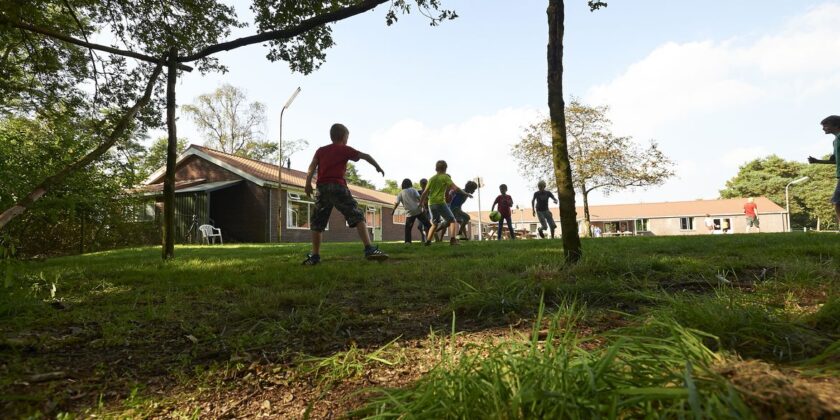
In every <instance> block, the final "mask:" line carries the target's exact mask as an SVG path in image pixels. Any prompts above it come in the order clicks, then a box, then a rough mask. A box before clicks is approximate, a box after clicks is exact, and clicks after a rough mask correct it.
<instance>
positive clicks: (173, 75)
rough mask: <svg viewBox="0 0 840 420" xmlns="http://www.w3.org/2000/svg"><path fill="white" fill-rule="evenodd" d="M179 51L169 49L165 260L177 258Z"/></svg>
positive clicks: (164, 213)
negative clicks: (176, 119)
mask: <svg viewBox="0 0 840 420" xmlns="http://www.w3.org/2000/svg"><path fill="white" fill-rule="evenodd" d="M177 63H178V51H177V50H176V49H175V47H171V48H170V49H169V68H168V73H167V77H166V128H167V131H168V134H169V139H168V140H169V141H168V143H167V145H166V174H165V175H164V176H163V255H162V256H163V259H164V260H168V259H171V258H174V257H175V156H176V155H177V154H178V134H177V132H176V127H175V81H176V79H177V77H178V73H177V72H178V68H177V67H176V64H177Z"/></svg>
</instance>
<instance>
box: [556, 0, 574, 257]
mask: <svg viewBox="0 0 840 420" xmlns="http://www.w3.org/2000/svg"><path fill="white" fill-rule="evenodd" d="M564 7H565V5H564V3H563V0H549V2H548V11H547V13H548V109H549V115H550V117H551V154H552V157H553V159H554V177H555V180H556V181H557V198H558V199H559V200H560V226H561V228H562V230H563V232H562V234H563V254H564V256H565V257H566V262H569V263H575V262H577V261H578V260H580V257H581V255H582V251H581V247H580V236H579V235H578V226H577V214H576V212H575V189H574V185H573V184H572V165H571V163H570V162H569V148H568V146H567V144H566V115H565V107H566V104H565V102H564V101H563V30H564V28H563V19H564V17H565V16H564V15H565V10H564Z"/></svg>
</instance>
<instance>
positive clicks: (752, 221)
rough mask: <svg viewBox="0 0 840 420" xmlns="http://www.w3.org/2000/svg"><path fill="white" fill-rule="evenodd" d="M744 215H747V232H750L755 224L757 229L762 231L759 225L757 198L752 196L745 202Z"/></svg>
mask: <svg viewBox="0 0 840 420" xmlns="http://www.w3.org/2000/svg"><path fill="white" fill-rule="evenodd" d="M744 215H746V216H747V233H750V228H752V227H753V226H755V229H756V230H757V231H759V232H761V228H760V227H758V206H757V205H756V204H755V199H754V198H752V197H750V198H748V199H747V202H746V203H744Z"/></svg>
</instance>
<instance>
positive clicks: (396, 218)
mask: <svg viewBox="0 0 840 420" xmlns="http://www.w3.org/2000/svg"><path fill="white" fill-rule="evenodd" d="M405 219H406V214H405V209H404V208H403V207H402V206H400V207H397V209H396V210H394V215H393V217H392V218H391V221H392V222H393V223H394V224H395V225H404V224H405Z"/></svg>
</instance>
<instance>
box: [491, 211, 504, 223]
mask: <svg viewBox="0 0 840 420" xmlns="http://www.w3.org/2000/svg"><path fill="white" fill-rule="evenodd" d="M490 220H492V221H494V222H498V221H499V220H502V213H499V212H497V211H496V210H493V211H491V212H490Z"/></svg>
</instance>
